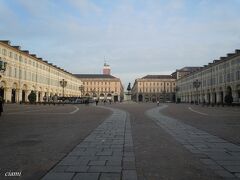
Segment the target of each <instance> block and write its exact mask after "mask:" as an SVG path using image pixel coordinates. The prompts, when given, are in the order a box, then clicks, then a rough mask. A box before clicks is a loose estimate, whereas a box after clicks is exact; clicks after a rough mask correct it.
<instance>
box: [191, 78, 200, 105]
mask: <svg viewBox="0 0 240 180" xmlns="http://www.w3.org/2000/svg"><path fill="white" fill-rule="evenodd" d="M200 85H201V82H200V81H198V79H196V80H195V81H193V87H195V88H196V94H197V102H195V103H197V104H198V88H199V87H200Z"/></svg>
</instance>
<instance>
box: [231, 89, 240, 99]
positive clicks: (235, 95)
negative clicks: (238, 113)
mask: <svg viewBox="0 0 240 180" xmlns="http://www.w3.org/2000/svg"><path fill="white" fill-rule="evenodd" d="M232 96H233V102H239V99H238V92H237V90H232Z"/></svg>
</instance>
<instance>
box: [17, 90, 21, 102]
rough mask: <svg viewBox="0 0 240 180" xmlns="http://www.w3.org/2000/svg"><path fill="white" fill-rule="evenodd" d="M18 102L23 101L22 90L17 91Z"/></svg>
mask: <svg viewBox="0 0 240 180" xmlns="http://www.w3.org/2000/svg"><path fill="white" fill-rule="evenodd" d="M17 92H18V93H17V94H18V95H17V101H18V100H19V102H21V101H22V89H18V90H17Z"/></svg>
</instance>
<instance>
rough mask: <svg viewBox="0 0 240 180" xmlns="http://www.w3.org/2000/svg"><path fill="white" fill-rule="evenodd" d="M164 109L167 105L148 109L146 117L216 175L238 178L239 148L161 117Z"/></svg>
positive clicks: (168, 118)
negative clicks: (161, 111) (152, 120)
mask: <svg viewBox="0 0 240 180" xmlns="http://www.w3.org/2000/svg"><path fill="white" fill-rule="evenodd" d="M166 107H167V105H163V106H160V107H157V108H153V109H150V110H148V111H147V112H146V115H147V116H149V117H151V118H152V119H154V120H155V121H156V123H157V124H158V125H159V126H160V127H161V128H163V129H164V130H165V131H166V132H168V133H169V134H170V135H172V136H173V137H174V138H175V139H176V140H177V141H178V142H179V143H180V144H182V145H183V146H184V147H185V148H186V149H188V150H189V151H190V152H191V153H193V154H195V155H197V156H198V157H199V158H200V161H201V162H202V163H204V164H205V165H206V166H207V167H209V168H210V169H212V170H213V171H214V172H215V173H216V174H218V175H220V176H222V177H223V178H225V179H233V178H234V179H235V178H236V179H238V178H240V146H238V145H235V144H232V143H229V142H228V141H226V140H223V139H221V138H219V137H217V136H214V135H211V134H209V133H207V132H205V131H202V130H199V129H197V128H195V127H193V126H190V125H187V124H185V123H183V122H180V121H178V120H176V119H174V118H170V117H168V116H165V115H162V114H161V113H160V112H159V110H162V109H164V108H166Z"/></svg>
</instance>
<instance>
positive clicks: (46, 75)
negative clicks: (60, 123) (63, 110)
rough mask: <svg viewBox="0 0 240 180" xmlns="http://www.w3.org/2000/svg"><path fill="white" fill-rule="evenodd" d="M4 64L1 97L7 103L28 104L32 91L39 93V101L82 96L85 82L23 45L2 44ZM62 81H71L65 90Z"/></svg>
mask: <svg viewBox="0 0 240 180" xmlns="http://www.w3.org/2000/svg"><path fill="white" fill-rule="evenodd" d="M0 61H1V62H3V63H6V69H5V70H2V71H1V74H0V75H1V77H0V96H1V97H2V98H3V99H4V100H5V102H12V103H15V102H28V95H29V94H30V92H31V91H34V92H36V95H37V102H42V101H43V97H51V96H53V95H57V96H65V97H73V96H74V97H78V96H80V95H81V92H80V90H79V87H80V86H81V85H82V82H81V80H79V79H78V78H76V77H75V76H74V75H72V74H71V73H69V72H67V71H65V70H63V69H61V68H59V67H57V66H55V65H53V64H51V63H48V62H47V61H44V60H43V59H42V58H38V57H37V56H36V55H34V54H30V53H29V51H23V50H21V47H19V46H11V44H10V42H9V41H0ZM60 81H65V82H67V83H66V87H65V88H63V87H62V86H61V84H60Z"/></svg>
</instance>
